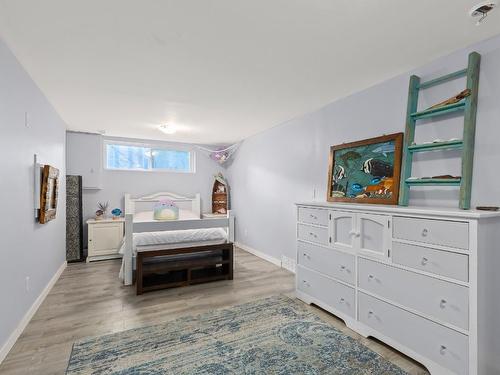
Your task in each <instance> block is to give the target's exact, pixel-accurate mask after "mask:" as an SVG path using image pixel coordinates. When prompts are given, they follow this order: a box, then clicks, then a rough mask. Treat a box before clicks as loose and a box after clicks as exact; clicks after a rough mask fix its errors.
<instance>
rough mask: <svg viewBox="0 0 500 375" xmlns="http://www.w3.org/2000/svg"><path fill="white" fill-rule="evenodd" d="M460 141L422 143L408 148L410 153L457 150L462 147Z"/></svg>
mask: <svg viewBox="0 0 500 375" xmlns="http://www.w3.org/2000/svg"><path fill="white" fill-rule="evenodd" d="M463 144H464V143H463V141H462V140H461V139H457V140H453V141H444V142H433V143H423V144H418V145H411V146H408V151H410V152H412V153H413V152H427V151H442V150H457V149H461V148H462V147H463Z"/></svg>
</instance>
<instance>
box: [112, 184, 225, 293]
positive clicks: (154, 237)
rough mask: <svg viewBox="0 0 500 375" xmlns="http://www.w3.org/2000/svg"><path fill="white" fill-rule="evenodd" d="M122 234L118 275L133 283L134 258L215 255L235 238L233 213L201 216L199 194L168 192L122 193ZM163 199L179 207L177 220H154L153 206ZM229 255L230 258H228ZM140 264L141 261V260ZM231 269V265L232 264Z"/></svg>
mask: <svg viewBox="0 0 500 375" xmlns="http://www.w3.org/2000/svg"><path fill="white" fill-rule="evenodd" d="M124 198H125V237H124V242H123V245H122V247H121V249H120V253H121V254H122V255H123V258H122V268H121V271H120V278H121V279H122V280H123V283H124V284H125V285H132V283H133V279H134V277H133V276H134V270H136V268H137V267H136V265H137V260H138V259H143V258H145V257H146V256H147V257H148V258H156V259H157V260H158V261H159V260H164V259H166V258H167V257H168V260H171V261H174V260H176V259H177V261H178V262H183V261H186V260H190V259H191V260H193V259H197V258H199V257H201V256H207V255H208V256H212V255H213V257H214V259H215V257H216V256H218V254H219V251H220V250H221V249H228V247H227V245H228V244H230V245H231V251H232V243H233V241H234V215H233V213H232V212H231V211H228V212H227V214H226V215H216V216H215V215H206V216H205V215H202V214H201V200H200V194H196V195H195V196H194V197H186V196H181V195H178V194H174V193H170V192H159V193H155V194H152V195H148V196H144V197H137V198H133V197H132V196H131V195H130V194H125V197H124ZM162 200H169V201H173V202H174V203H175V205H176V206H177V207H178V208H179V218H178V219H176V220H166V221H163V220H161V221H160V220H155V219H154V217H153V206H154V204H155V203H157V202H160V201H162ZM231 258H232V257H231ZM141 265H142V261H141ZM231 270H232V265H231Z"/></svg>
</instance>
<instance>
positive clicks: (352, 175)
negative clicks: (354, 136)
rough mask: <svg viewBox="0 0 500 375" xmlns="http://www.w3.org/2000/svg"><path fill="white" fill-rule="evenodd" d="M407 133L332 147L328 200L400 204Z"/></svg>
mask: <svg viewBox="0 0 500 375" xmlns="http://www.w3.org/2000/svg"><path fill="white" fill-rule="evenodd" d="M402 148H403V133H396V134H390V135H383V136H380V137H375V138H371V139H366V140H360V141H355V142H350V143H342V144H339V145H334V146H331V147H330V159H329V166H328V168H329V169H328V178H329V181H328V185H327V189H328V192H327V200H328V201H330V202H335V201H339V202H357V203H377V204H397V203H398V198H399V186H400V175H401V154H402Z"/></svg>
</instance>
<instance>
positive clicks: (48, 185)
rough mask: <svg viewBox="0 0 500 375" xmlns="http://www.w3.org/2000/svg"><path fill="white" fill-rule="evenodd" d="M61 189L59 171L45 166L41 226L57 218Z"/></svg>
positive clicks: (42, 181) (41, 200)
mask: <svg viewBox="0 0 500 375" xmlns="http://www.w3.org/2000/svg"><path fill="white" fill-rule="evenodd" d="M58 188H59V169H57V168H54V167H51V166H50V165H44V166H43V170H42V179H41V188H40V212H39V221H40V224H45V223H48V222H49V221H51V220H53V219H55V218H56V212H57V198H58Z"/></svg>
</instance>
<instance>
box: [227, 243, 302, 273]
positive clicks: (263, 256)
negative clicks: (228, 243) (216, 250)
mask: <svg viewBox="0 0 500 375" xmlns="http://www.w3.org/2000/svg"><path fill="white" fill-rule="evenodd" d="M234 245H235V246H236V247H239V248H240V249H241V250H244V251H246V252H247V253H250V254H253V255H255V256H257V257H259V258H261V259H264V260H266V261H268V262H269V263H272V264H274V265H276V266H278V267H281V268H284V269H286V270H288V271H290V272H293V273H295V267H293V268H292V267H289V266H285V265H284V264H283V263H282V262H281V260H280V259H278V258H275V257H273V256H271V255H268V254H266V253H263V252H262V251H259V250H256V249H254V248H252V247H250V246H247V245H244V244H242V243H240V242H235V244H234Z"/></svg>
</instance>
